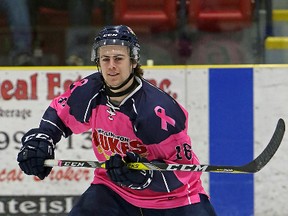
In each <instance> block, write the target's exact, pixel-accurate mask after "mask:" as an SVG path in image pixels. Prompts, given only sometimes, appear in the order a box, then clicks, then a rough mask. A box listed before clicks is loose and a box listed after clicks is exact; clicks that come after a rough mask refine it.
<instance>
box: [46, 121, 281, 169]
mask: <svg viewBox="0 0 288 216" xmlns="http://www.w3.org/2000/svg"><path fill="white" fill-rule="evenodd" d="M284 134H285V122H284V120H283V119H281V118H280V119H279V120H278V123H277V126H276V129H275V131H274V133H273V136H272V138H271V140H270V142H269V143H268V145H267V146H266V148H265V149H264V150H263V152H262V153H261V154H260V155H259V156H258V157H256V158H255V159H254V160H253V161H251V162H249V163H247V164H245V165H242V166H229V165H228V166H226V165H205V164H166V163H158V162H151V163H138V162H137V163H128V167H129V168H130V169H136V170H159V171H189V172H191V171H193V172H216V173H256V172H258V171H260V170H261V169H262V168H263V167H264V166H265V165H266V164H267V163H268V162H269V161H270V159H271V158H272V157H273V155H274V154H275V153H276V151H277V150H278V148H279V146H280V144H281V142H282V139H283V137H284ZM44 165H45V166H48V167H53V166H60V167H86V168H105V162H99V161H81V160H80V161H79V160H50V159H49V160H46V161H45V163H44Z"/></svg>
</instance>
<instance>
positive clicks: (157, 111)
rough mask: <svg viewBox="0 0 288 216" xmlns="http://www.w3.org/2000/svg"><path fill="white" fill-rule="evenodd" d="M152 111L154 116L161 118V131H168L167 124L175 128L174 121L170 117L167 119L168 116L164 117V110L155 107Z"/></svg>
mask: <svg viewBox="0 0 288 216" xmlns="http://www.w3.org/2000/svg"><path fill="white" fill-rule="evenodd" d="M154 111H155V114H156V115H157V116H158V117H159V118H161V128H162V129H163V130H166V131H168V129H167V123H168V124H170V125H172V126H173V127H175V120H174V119H173V118H171V117H169V116H167V115H166V113H165V109H163V108H162V107H160V106H157V107H155V109H154Z"/></svg>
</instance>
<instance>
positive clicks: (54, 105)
mask: <svg viewBox="0 0 288 216" xmlns="http://www.w3.org/2000/svg"><path fill="white" fill-rule="evenodd" d="M100 89H101V79H100V76H99V75H98V73H95V74H93V75H90V76H88V77H86V78H84V79H82V80H79V81H77V82H74V83H73V84H72V85H71V86H70V88H69V89H68V90H67V91H66V92H64V93H63V94H62V95H60V96H58V97H56V98H54V99H53V100H52V101H51V103H50V106H49V107H48V108H47V110H46V111H45V112H44V115H43V117H42V120H41V122H40V128H41V129H43V130H45V131H47V132H49V134H53V135H54V136H55V137H54V138H55V139H54V140H56V141H57V142H58V141H59V140H60V139H61V136H64V137H68V136H70V135H71V134H72V133H75V134H79V133H83V132H85V131H87V130H89V129H90V128H91V125H90V118H91V115H92V109H93V105H94V106H96V105H95V104H96V103H95V98H96V96H97V94H98V93H99V90H100Z"/></svg>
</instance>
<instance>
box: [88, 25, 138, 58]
mask: <svg viewBox="0 0 288 216" xmlns="http://www.w3.org/2000/svg"><path fill="white" fill-rule="evenodd" d="M106 45H122V46H127V47H129V49H130V57H131V58H132V59H134V60H135V61H136V62H137V63H138V62H139V59H140V45H139V43H138V39H137V36H136V35H135V33H134V32H133V31H132V29H131V28H129V27H128V26H125V25H116V26H106V27H104V28H103V29H102V30H101V31H100V32H99V34H98V35H97V36H96V37H95V39H94V44H93V47H92V51H91V61H93V62H96V61H97V60H98V58H99V57H98V56H97V55H98V49H99V47H101V46H106Z"/></svg>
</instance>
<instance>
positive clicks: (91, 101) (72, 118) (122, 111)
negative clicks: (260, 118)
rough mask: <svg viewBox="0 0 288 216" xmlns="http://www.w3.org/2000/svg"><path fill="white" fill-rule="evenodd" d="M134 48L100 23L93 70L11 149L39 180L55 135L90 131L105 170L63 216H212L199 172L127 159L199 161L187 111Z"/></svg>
mask: <svg viewBox="0 0 288 216" xmlns="http://www.w3.org/2000/svg"><path fill="white" fill-rule="evenodd" d="M139 53H140V45H139V43H138V39H137V37H136V35H135V34H134V32H133V31H132V30H131V29H130V28H129V27H127V26H123V25H120V26H107V27H105V28H104V29H103V30H102V31H100V33H99V34H98V36H96V38H95V41H94V44H93V48H92V57H91V58H92V61H94V62H95V63H96V65H97V68H98V70H99V71H98V72H96V73H94V74H91V75H90V76H87V77H86V78H84V79H82V80H80V81H77V82H75V83H74V84H72V85H71V86H70V89H69V90H68V91H66V92H65V93H64V94H62V95H61V96H59V97H57V98H55V99H54V100H53V101H52V102H51V104H50V106H49V108H48V109H47V110H46V111H45V113H44V115H43V118H42V121H41V122H40V125H39V128H34V129H31V130H30V131H28V132H27V133H26V134H25V135H24V136H23V138H22V143H23V147H22V148H21V150H20V152H19V154H18V158H17V160H18V162H19V166H20V168H21V169H22V170H23V171H24V172H25V173H26V174H27V175H35V176H38V177H39V178H40V179H42V180H43V179H44V178H45V177H46V176H48V175H49V173H50V171H51V168H48V167H44V160H46V159H52V158H54V148H55V144H56V143H57V142H59V140H60V139H61V137H62V136H64V137H68V136H70V135H71V134H72V133H75V134H79V133H83V132H85V131H87V130H90V129H91V130H92V142H93V150H94V153H95V156H96V158H97V159H98V160H99V161H103V160H106V163H105V165H106V169H102V168H99V169H95V175H94V179H93V182H92V184H91V186H90V187H89V188H88V189H87V190H86V191H85V192H84V193H83V194H82V195H81V197H80V199H79V201H78V202H77V203H76V204H75V206H74V207H73V208H72V210H71V212H70V213H69V215H70V216H76V215H77V216H80V215H81V216H82V215H83V216H84V215H85V216H94V215H95V216H117V215H118V216H138V215H139V216H143V215H144V216H152V215H153V216H156V215H165V216H172V215H173V216H174V215H181V216H188V215H189V216H215V215H216V214H215V212H214V210H213V207H212V205H211V203H210V201H209V198H208V196H207V194H206V192H205V190H204V188H203V187H202V183H201V180H200V175H201V172H181V171H174V172H172V171H171V172H170V171H169V172H161V171H151V170H147V171H144V170H131V169H128V168H127V166H126V164H127V163H129V162H137V161H140V162H143V161H145V162H147V161H159V162H166V163H177V164H199V161H198V158H197V156H196V155H195V154H194V152H193V150H192V147H191V141H190V137H189V136H188V135H187V122H188V114H187V112H186V110H185V109H184V108H183V107H182V106H181V105H179V104H178V103H177V102H176V101H175V100H174V99H173V98H172V97H170V96H169V95H168V94H166V93H165V92H163V91H161V90H160V89H158V88H157V87H155V86H153V85H151V84H150V83H149V82H147V81H146V80H145V79H144V78H143V77H142V76H143V71H142V69H141V65H140V64H139V58H140V54H139Z"/></svg>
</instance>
